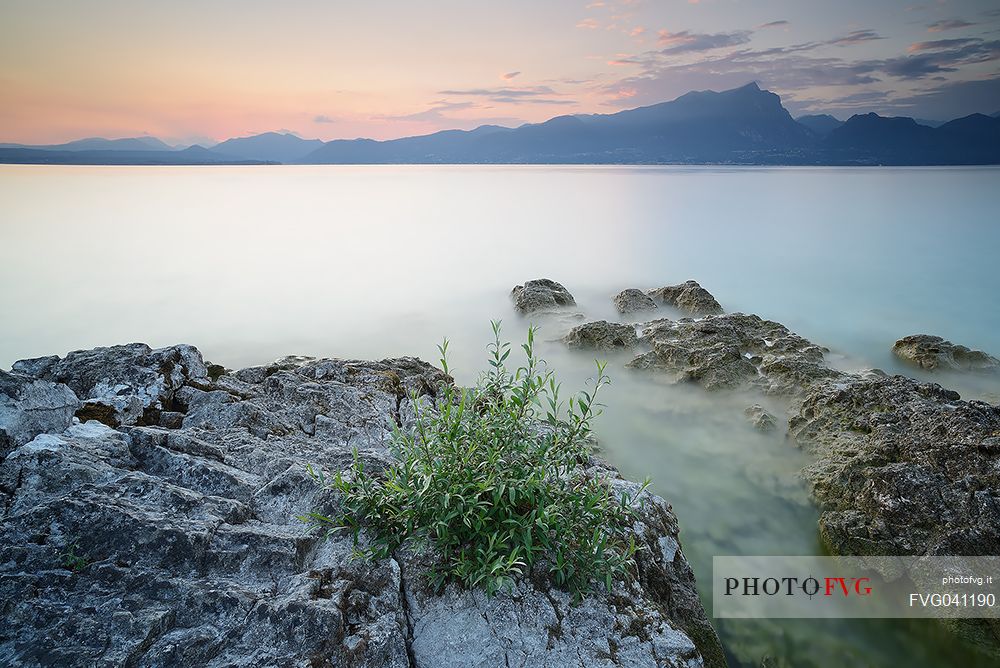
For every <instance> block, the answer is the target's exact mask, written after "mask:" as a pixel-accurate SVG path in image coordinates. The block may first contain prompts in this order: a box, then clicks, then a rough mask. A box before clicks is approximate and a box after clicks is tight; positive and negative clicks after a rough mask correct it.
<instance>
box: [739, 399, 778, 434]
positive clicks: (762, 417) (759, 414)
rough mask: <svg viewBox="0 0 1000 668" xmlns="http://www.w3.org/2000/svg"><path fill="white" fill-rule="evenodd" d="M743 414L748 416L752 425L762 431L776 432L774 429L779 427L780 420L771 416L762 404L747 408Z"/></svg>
mask: <svg viewBox="0 0 1000 668" xmlns="http://www.w3.org/2000/svg"><path fill="white" fill-rule="evenodd" d="M743 414H744V415H746V417H747V420H748V421H749V422H750V424H752V425H753V426H754V427H755V428H757V429H758V430H760V431H774V429H775V428H776V427H777V426H778V418H776V417H774V416H773V415H771V414H770V413H769V412H768V411H767V410H766V409H765V408H764V407H763V406H761V405H760V404H754V405H753V406H747V407H746V409H745V410H744V411H743Z"/></svg>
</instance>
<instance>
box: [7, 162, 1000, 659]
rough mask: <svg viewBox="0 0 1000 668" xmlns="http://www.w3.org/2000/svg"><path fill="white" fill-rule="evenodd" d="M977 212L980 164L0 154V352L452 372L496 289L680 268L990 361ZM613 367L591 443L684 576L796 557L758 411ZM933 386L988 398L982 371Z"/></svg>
mask: <svg viewBox="0 0 1000 668" xmlns="http://www.w3.org/2000/svg"><path fill="white" fill-rule="evenodd" d="M998 211H1000V169H992V168H975V169H752V168H751V169H716V168H654V167H649V168H623V167H610V168H605V167H573V168H548V167H485V166H483V167H478V166H474V167H222V168H214V167H180V168H157V167H127V168H118V167H34V166H25V167H5V166H0V249H2V257H3V262H2V263H0V313H2V314H3V327H2V328H0V367H2V368H7V367H9V365H10V363H11V362H13V361H14V360H16V359H19V358H24V357H31V356H37V355H44V354H52V353H58V354H63V353H65V352H67V351H68V350H70V349H78V348H88V347H93V346H97V345H108V344H112V343H122V342H127V341H146V342H148V343H150V344H151V345H154V346H158V345H167V344H171V343H176V342H181V341H183V342H189V343H193V344H196V345H197V346H199V348H201V350H202V351H203V352H204V353H205V355H206V357H207V358H208V359H211V360H212V361H215V362H218V363H222V364H225V365H227V366H229V367H239V366H243V365H248V364H256V363H261V362H265V361H268V360H270V359H273V358H275V357H278V356H281V355H285V354H291V353H295V354H306V355H319V356H338V357H360V358H378V357H386V356H393V355H404V354H409V355H419V356H421V357H424V358H425V359H431V360H433V359H436V354H435V345H436V344H437V343H438V342H439V341H440V339H441V338H442V337H444V336H448V337H449V338H450V339H451V340H452V346H451V348H452V351H453V352H454V357H453V359H452V364H453V366H454V367H455V368H456V369H458V376H459V380H460V381H465V382H467V381H470V380H472V379H473V378H474V377H475V375H476V374H477V373H478V372H479V371H480V370H481V369H482V367H483V365H484V361H485V356H484V346H485V344H486V342H487V340H488V338H489V320H490V319H491V318H498V317H499V318H503V319H504V321H505V322H506V323H507V326H506V331H507V333H508V334H509V336H510V337H511V338H513V339H515V340H517V339H519V338H520V337H521V336H523V332H524V329H525V323H524V321H522V320H520V319H518V318H517V317H516V316H515V315H514V314H513V312H512V309H511V307H510V305H509V303H508V301H507V293H508V291H509V290H510V287H511V286H513V285H515V284H516V283H520V282H523V281H524V280H526V279H529V278H535V277H540V276H547V277H551V278H555V279H556V280H559V281H561V282H563V283H564V284H565V285H566V286H567V287H568V288H569V289H570V290H571V291H572V292H573V293H574V294H575V295H576V296H577V300H578V301H579V303H580V305H581V307H582V309H583V310H585V311H586V312H587V313H588V315H591V316H593V317H595V318H599V317H603V318H613V317H614V313H613V311H612V308H611V304H610V301H609V297H610V295H612V294H614V293H615V292H617V291H619V290H620V289H622V288H626V287H633V286H634V287H655V286H659V285H664V284H668V283H675V282H679V281H682V280H685V279H689V278H695V279H697V280H699V281H700V282H701V283H702V284H703V285H704V286H706V287H707V288H708V289H709V290H711V291H712V292H713V293H714V294H715V295H716V296H717V297H718V298H719V300H720V301H721V302H722V304H723V305H724V306H725V307H726V309H727V310H730V311H737V310H742V311H748V312H753V313H757V314H759V315H761V316H763V317H767V318H771V319H774V320H778V321H780V322H782V323H785V324H786V325H788V326H789V327H790V328H792V329H793V330H795V331H797V332H798V333H800V334H802V335H804V336H806V337H808V338H810V339H813V340H814V341H816V342H818V343H822V344H824V345H826V346H828V347H829V348H831V350H832V351H833V352H832V354H831V357H832V359H833V361H834V363H835V364H837V365H839V366H842V367H845V368H854V367H861V366H876V367H880V368H883V369H886V370H888V371H898V372H907V373H911V374H912V373H913V371H912V370H911V369H908V368H904V367H901V366H899V365H898V364H897V363H896V362H895V360H894V359H893V357H892V356H891V354H890V352H889V349H890V347H891V345H892V342H893V341H894V340H895V339H897V338H899V337H900V336H903V335H906V334H912V333H918V332H928V333H934V334H939V335H942V336H945V337H948V338H951V339H952V340H954V341H957V342H961V343H964V344H966V345H969V346H972V347H976V348H981V349H984V350H987V351H991V352H993V353H994V354H998V353H1000V308H998V303H997V295H998V294H1000V268H998V267H1000V263H998V262H997V257H998V255H1000V218H998V216H997V212H998ZM546 334H548V336H549V337H555V336H556V335H557V334H558V332H557V331H556V330H555V329H553V328H552V327H551V326H546V325H544V324H543V332H542V337H543V338H545V336H546ZM542 349H543V353H544V354H545V356H546V357H547V358H548V360H549V362H550V364H551V365H552V366H554V367H555V368H556V369H557V371H559V373H560V375H561V376H563V377H564V378H565V380H566V384H567V385H568V386H576V385H579V384H580V383H582V382H583V381H584V380H585V379H586V377H587V376H588V375H589V374H590V372H591V370H592V364H593V362H592V359H591V358H592V357H593V356H592V355H588V354H585V353H573V352H570V351H568V350H566V349H565V348H564V347H563V346H561V345H560V344H556V343H551V342H548V343H545V344H544V345H543V346H542ZM626 360H627V358H619V357H614V356H612V358H611V360H610V366H609V368H610V371H611V373H612V374H613V376H614V381H615V382H614V385H613V386H612V387H611V388H609V392H608V394H607V396H606V397H605V403H606V404H607V405H608V408H607V411H606V413H605V415H604V416H603V417H602V418H601V419H600V420H599V421H598V423H597V431H598V435H599V437H600V438H601V442H602V449H603V451H604V454H605V455H606V456H607V457H608V458H609V459H610V460H611V461H613V462H614V463H615V464H617V465H618V466H619V467H620V468H621V469H622V471H623V472H624V473H625V474H626V475H628V476H630V477H636V478H641V477H644V476H646V475H649V476H651V477H652V478H653V482H654V488H655V489H656V491H657V492H659V493H661V494H663V495H664V496H665V497H667V498H668V499H670V501H671V502H672V503H673V505H674V508H675V510H676V511H677V514H678V516H679V518H680V522H681V527H682V540H683V544H684V548H685V552H686V553H687V555H688V558H689V559H690V560H691V562H692V564H693V566H694V568H695V572H696V574H697V576H698V578H699V582H700V583H701V584H702V585H703V586H707V585H708V583H709V582H710V579H711V578H710V576H711V557H712V555H715V554H811V553H816V552H818V551H819V550H820V549H821V548H820V546H819V543H818V540H817V534H816V517H817V513H816V511H815V509H813V507H812V506H811V505H810V504H809V502H808V497H807V494H806V491H805V488H804V486H803V484H802V482H801V481H800V480H799V478H798V471H799V469H800V468H801V467H802V465H803V464H804V463H805V462H806V461H807V459H806V456H805V455H804V454H803V453H801V452H800V451H798V450H797V449H796V448H795V447H793V446H792V445H791V444H789V443H787V442H785V441H784V439H783V437H782V436H781V435H770V436H768V435H762V434H758V433H756V432H754V431H753V430H752V429H750V428H749V427H748V425H747V424H746V422H745V420H744V418H743V416H742V409H743V407H745V406H746V405H747V403H748V402H750V401H762V402H764V403H767V402H768V400H766V399H763V398H761V397H752V396H748V395H746V394H743V393H720V394H711V395H709V394H706V393H704V392H702V391H701V390H699V389H697V388H695V387H680V388H678V387H670V386H668V385H665V384H663V383H662V382H658V381H657V380H656V379H655V378H650V377H647V376H644V375H639V374H635V373H630V372H628V371H627V370H625V369H623V368H622V366H623V364H624V362H625V361H626ZM944 382H945V383H946V384H948V385H951V386H953V387H955V388H956V389H958V390H959V391H961V392H962V393H963V395H964V396H966V397H980V398H986V399H988V400H991V401H994V402H996V401H998V400H1000V383H997V382H996V381H995V380H988V379H981V378H971V379H970V378H960V377H957V378H945V379H944ZM770 406H771V408H772V409H773V410H774V411H777V412H779V413H780V411H782V410H784V406H783V405H781V404H780V403H773V400H772V403H770ZM718 628H719V629H720V632H721V633H722V637H723V640H724V642H725V644H726V646H727V649H728V650H729V651H730V652H731V654H732V656H733V659H734V663H735V662H736V661H737V660H738V661H739V662H740V663H743V664H746V665H754V664H756V665H759V661H760V658H761V657H762V656H764V655H766V654H770V655H772V656H777V657H781V658H782V659H783V660H784V661H785V662H787V663H786V664H784V665H794V666H797V667H798V666H844V665H852V666H895V665H908V666H928V667H930V666H941V665H972V666H975V665H985V663H986V662H985V661H982V660H978V659H974V658H973V657H970V656H968V655H967V652H966V651H965V650H964V649H963V648H962V647H961V646H960V645H958V644H957V643H956V641H954V640H953V639H952V638H950V637H949V636H947V635H945V634H944V633H942V632H941V631H940V630H939V629H938V627H937V626H935V625H934V624H932V623H930V622H882V621H875V620H858V621H850V620H845V621H834V622H831V621H820V620H817V621H810V620H795V621H789V620H771V621H739V622H726V623H719V624H718Z"/></svg>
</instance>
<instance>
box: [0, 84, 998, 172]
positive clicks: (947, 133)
mask: <svg viewBox="0 0 1000 668" xmlns="http://www.w3.org/2000/svg"><path fill="white" fill-rule="evenodd" d="M998 114H1000V112H998ZM932 125H937V123H936V122H933V121H920V122H918V121H915V120H914V119H912V118H905V117H883V116H879V115H877V114H874V113H871V114H858V115H855V116H852V117H851V118H850V119H848V120H847V121H845V122H841V121H838V120H837V119H836V118H833V117H832V116H829V115H827V114H818V115H809V116H803V117H800V118H799V119H798V120H797V121H796V120H795V119H793V118H792V116H791V115H790V114H789V113H788V111H787V110H786V109H785V108H784V107H783V106H782V104H781V99H780V98H779V97H778V96H777V95H775V94H774V93H771V92H769V91H766V90H761V89H760V88H759V87H758V86H757V84H756V83H751V84H747V85H746V86H742V87H740V88H734V89H732V90H727V91H722V92H718V93H717V92H714V91H698V92H691V93H687V94H685V95H682V96H680V97H678V98H677V99H676V100H673V101H670V102H662V103H660V104H654V105H651V106H648V107H638V108H636V109H629V110H626V111H620V112H617V113H613V114H578V115H572V116H558V117H556V118H553V119H550V120H548V121H545V122H544V123H529V124H526V125H522V126H520V127H517V128H506V127H500V126H496V125H484V126H481V127H479V128H476V129H475V130H469V131H465V130H445V131H442V132H435V133H433V134H429V135H421V136H417V137H405V138H402V139H392V140H387V141H375V140H373V139H351V140H345V139H340V140H334V141H329V142H325V143H324V142H322V141H320V140H318V139H302V138H300V137H297V136H295V135H292V134H287V133H285V134H282V133H276V132H266V133H264V134H260V135H254V136H252V137H240V138H234V139H229V140H226V141H224V142H222V143H221V144H218V145H217V146H215V147H213V148H211V149H205V148H202V147H200V146H195V147H191V148H188V149H185V150H183V151H179V150H170V147H168V146H166V144H163V143H162V142H160V141H159V140H156V139H154V138H152V137H136V138H132V139H111V140H109V139H99V138H94V139H85V140H80V141H78V142H69V143H68V144H60V145H55V146H44V147H28V146H21V145H10V144H8V145H0V162H8V163H10V162H14V163H17V162H30V163H51V164H122V165H129V164H259V163H264V162H266V163H276V162H282V163H300V164H406V163H413V164H437V163H452V164H469V163H507V164H519V163H534V164H739V165H880V164H887V165H952V164H954V165H960V164H1000V117H998V115H997V114H994V116H986V115H984V114H972V115H970V116H966V117H964V118H959V119H955V120H953V121H950V122H948V123H944V124H942V125H940V127H931V126H932ZM136 143H139V144H138V146H137V145H136Z"/></svg>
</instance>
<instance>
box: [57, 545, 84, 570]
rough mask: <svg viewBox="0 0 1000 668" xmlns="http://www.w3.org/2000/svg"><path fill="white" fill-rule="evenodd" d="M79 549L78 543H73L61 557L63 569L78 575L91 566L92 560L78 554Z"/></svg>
mask: <svg viewBox="0 0 1000 668" xmlns="http://www.w3.org/2000/svg"><path fill="white" fill-rule="evenodd" d="M78 547H79V546H78V545H77V544H76V543H72V544H70V545H69V546H67V548H66V551H65V552H63V553H62V554H60V555H59V559H60V562H61V565H62V567H63V568H65V569H66V570H68V571H73V572H74V573H78V572H80V571H82V570H83V569H84V568H86V567H87V566H89V565H90V559H88V558H87V557H85V556H83V555H81V554H77V553H76V550H77V548H78Z"/></svg>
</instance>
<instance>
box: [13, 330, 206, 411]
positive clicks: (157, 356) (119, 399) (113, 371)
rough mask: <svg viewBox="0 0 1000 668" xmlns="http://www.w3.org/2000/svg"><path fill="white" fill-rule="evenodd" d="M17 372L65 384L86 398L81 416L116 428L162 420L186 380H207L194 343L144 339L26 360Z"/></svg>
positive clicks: (16, 367) (16, 366)
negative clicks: (156, 344)
mask: <svg viewBox="0 0 1000 668" xmlns="http://www.w3.org/2000/svg"><path fill="white" fill-rule="evenodd" d="M13 370H14V371H15V372H21V373H25V374H29V375H33V376H35V377H37V378H40V379H42V380H46V381H51V382H55V383H65V384H66V385H68V386H69V387H70V389H72V390H73V392H75V393H76V396H77V397H79V398H80V400H81V401H82V402H83V405H82V407H81V408H80V413H79V417H80V418H81V419H83V420H87V419H96V420H99V421H101V422H103V423H105V424H107V425H109V426H112V427H117V426H119V425H134V424H157V423H158V422H159V420H160V414H161V413H162V412H164V411H166V412H176V410H175V409H176V408H177V407H176V406H174V403H175V401H174V399H175V394H176V392H177V390H178V389H180V387H181V386H182V385H183V384H184V383H185V382H188V381H199V380H207V379H208V370H207V368H206V367H205V362H204V361H203V360H202V358H201V353H200V352H199V351H198V350H197V349H196V348H194V347H193V346H188V345H177V346H170V347H169V348H160V349H157V350H153V349H152V348H150V347H149V346H147V345H146V344H145V343H130V344H127V345H121V346H111V347H109V348H94V349H93V350H77V351H74V352H71V353H69V354H67V355H66V357H65V358H63V359H59V358H58V357H54V356H53V357H41V358H37V359H31V360H21V361H19V362H15V363H14V366H13ZM168 419H169V417H168Z"/></svg>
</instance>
